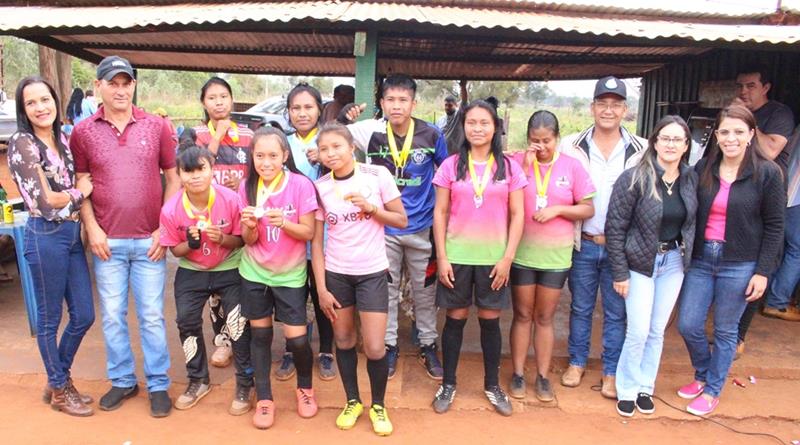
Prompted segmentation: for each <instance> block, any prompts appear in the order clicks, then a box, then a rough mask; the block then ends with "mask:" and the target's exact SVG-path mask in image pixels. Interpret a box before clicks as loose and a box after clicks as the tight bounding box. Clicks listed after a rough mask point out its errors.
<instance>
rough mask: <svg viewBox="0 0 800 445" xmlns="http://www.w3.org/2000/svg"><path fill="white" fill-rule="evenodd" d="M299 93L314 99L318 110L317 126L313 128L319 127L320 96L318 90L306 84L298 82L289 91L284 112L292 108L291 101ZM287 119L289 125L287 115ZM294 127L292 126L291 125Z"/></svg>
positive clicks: (320, 112) (320, 115) (320, 113)
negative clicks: (306, 94)
mask: <svg viewBox="0 0 800 445" xmlns="http://www.w3.org/2000/svg"><path fill="white" fill-rule="evenodd" d="M300 93H308V94H310V95H311V97H313V98H314V102H316V103H317V108H318V109H319V116H317V124H316V125H315V126H317V127H318V126H319V124H320V122H319V119H320V118H321V117H322V95H321V94H320V93H319V90H318V89H316V88H314V87H312V86H311V85H309V84H307V83H306V82H300V83H298V84H297V85H295V86H294V88H292V89H291V91H289V95H287V96H286V111H287V112H288V111H289V110H290V109H291V108H292V101H293V100H294V98H295V97H297V95H298V94H300ZM289 119H290V122H289V123H291V115H289ZM292 126H294V124H292Z"/></svg>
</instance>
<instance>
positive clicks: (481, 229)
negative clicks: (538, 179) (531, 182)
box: [433, 154, 528, 266]
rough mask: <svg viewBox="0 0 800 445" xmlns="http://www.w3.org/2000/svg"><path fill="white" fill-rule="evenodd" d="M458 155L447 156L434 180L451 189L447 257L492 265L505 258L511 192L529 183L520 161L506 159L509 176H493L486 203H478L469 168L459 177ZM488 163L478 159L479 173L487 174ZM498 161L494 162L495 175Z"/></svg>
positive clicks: (464, 262) (477, 169)
mask: <svg viewBox="0 0 800 445" xmlns="http://www.w3.org/2000/svg"><path fill="white" fill-rule="evenodd" d="M458 157H459V155H457V154H455V155H452V156H450V157H449V158H447V159H445V161H444V162H443V163H442V165H441V166H440V167H439V170H438V171H437V172H436V176H435V177H434V178H433V184H434V185H436V186H438V187H443V188H446V189H449V190H450V219H449V221H448V223H447V242H446V245H445V248H446V249H447V259H448V260H449V261H450V263H452V264H466V265H474V266H490V265H494V264H496V263H497V262H498V261H500V260H501V259H502V258H503V254H504V253H505V250H506V244H507V242H508V195H509V193H511V192H513V191H515V190H519V189H521V188H523V187H525V186H526V185H528V180H527V179H525V174H524V173H523V172H522V168H520V166H519V164H517V163H516V162H514V161H511V160H509V159H506V160H505V161H504V162H505V163H506V177H505V179H502V180H500V181H495V180H494V179H491V180H490V181H489V184H488V185H487V186H486V190H484V192H483V203H482V204H481V206H480V207H476V205H475V200H474V196H475V190H474V189H473V187H472V180H471V179H470V175H469V169H467V170H466V172H465V175H464V178H463V179H461V180H458V181H456V171H457V167H458ZM485 169H486V163H485V162H484V163H478V162H476V163H475V174H476V175H477V176H478V178H482V177H483V172H484V170H485ZM496 171H497V163H495V164H494V165H493V166H492V178H494V173H495V172H496Z"/></svg>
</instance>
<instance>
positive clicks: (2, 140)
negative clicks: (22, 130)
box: [0, 91, 17, 144]
mask: <svg viewBox="0 0 800 445" xmlns="http://www.w3.org/2000/svg"><path fill="white" fill-rule="evenodd" d="M15 131H17V110H16V103H15V102H14V101H13V100H7V99H6V95H5V93H3V92H2V91H0V144H7V143H8V140H9V139H11V135H12V134H14V132H15Z"/></svg>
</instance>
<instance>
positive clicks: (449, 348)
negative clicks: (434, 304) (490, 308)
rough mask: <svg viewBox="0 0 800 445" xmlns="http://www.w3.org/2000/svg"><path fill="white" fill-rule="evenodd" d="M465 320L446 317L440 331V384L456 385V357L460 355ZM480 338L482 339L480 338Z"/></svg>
mask: <svg viewBox="0 0 800 445" xmlns="http://www.w3.org/2000/svg"><path fill="white" fill-rule="evenodd" d="M466 324H467V320H457V319H455V318H450V317H447V319H446V320H445V322H444V329H443V330H442V365H443V367H444V378H443V380H442V383H446V384H450V385H455V384H456V368H457V367H458V356H459V354H461V343H462V341H463V340H464V326H465V325H466ZM481 338H482V337H481Z"/></svg>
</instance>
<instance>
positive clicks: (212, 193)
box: [181, 187, 217, 232]
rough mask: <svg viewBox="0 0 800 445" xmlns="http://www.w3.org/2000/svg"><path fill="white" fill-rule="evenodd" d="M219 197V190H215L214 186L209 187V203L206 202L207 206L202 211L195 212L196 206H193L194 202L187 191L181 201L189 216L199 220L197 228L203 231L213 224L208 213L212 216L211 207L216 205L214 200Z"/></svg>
mask: <svg viewBox="0 0 800 445" xmlns="http://www.w3.org/2000/svg"><path fill="white" fill-rule="evenodd" d="M216 199H217V192H216V190H214V187H211V188H209V189H208V203H207V204H206V208H205V209H203V211H202V213H200V214H195V213H194V207H193V206H192V202H191V201H189V196H188V195H187V194H186V191H185V190H184V192H183V197H182V198H181V201H182V202H183V210H184V211H185V212H186V216H188V217H189V219H191V220H197V223H196V224H195V226H196V227H197V230H199V231H201V232H202V231H203V230H205V229H207V228H208V226H210V225H211V223H210V222H209V221H208V220H207V218H206V215H205V214H206V213H207V214H208V218H211V207H213V206H214V200H216Z"/></svg>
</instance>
